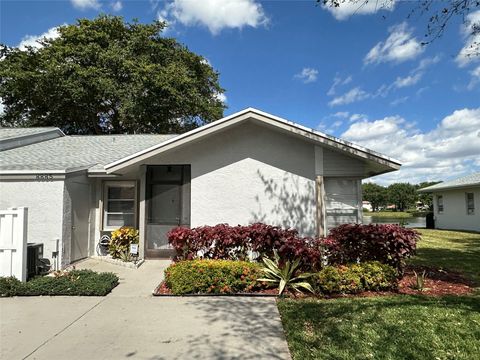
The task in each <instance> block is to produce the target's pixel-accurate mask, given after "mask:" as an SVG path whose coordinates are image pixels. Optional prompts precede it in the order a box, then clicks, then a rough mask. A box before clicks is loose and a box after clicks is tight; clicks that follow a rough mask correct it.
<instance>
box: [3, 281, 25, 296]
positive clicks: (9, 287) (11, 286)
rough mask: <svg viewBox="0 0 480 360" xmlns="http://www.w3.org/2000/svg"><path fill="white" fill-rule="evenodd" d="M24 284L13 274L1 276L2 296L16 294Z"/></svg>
mask: <svg viewBox="0 0 480 360" xmlns="http://www.w3.org/2000/svg"><path fill="white" fill-rule="evenodd" d="M22 285H23V284H22V282H21V281H20V280H18V279H17V278H15V277H13V276H11V277H0V297H5V296H15V295H16V294H17V292H18V291H19V290H20V288H21V287H22Z"/></svg>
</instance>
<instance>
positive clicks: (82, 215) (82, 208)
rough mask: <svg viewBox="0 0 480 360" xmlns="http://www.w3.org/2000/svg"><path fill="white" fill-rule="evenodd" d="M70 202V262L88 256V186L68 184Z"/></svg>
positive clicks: (79, 183) (73, 182)
mask: <svg viewBox="0 0 480 360" xmlns="http://www.w3.org/2000/svg"><path fill="white" fill-rule="evenodd" d="M68 191H69V193H70V197H71V200H72V238H71V239H72V240H71V253H70V261H72V262H73V261H77V260H80V259H84V258H86V257H87V256H88V218H89V212H90V202H89V200H90V186H89V185H88V184H85V183H81V182H76V181H72V182H70V183H69V184H68Z"/></svg>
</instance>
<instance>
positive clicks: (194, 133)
mask: <svg viewBox="0 0 480 360" xmlns="http://www.w3.org/2000/svg"><path fill="white" fill-rule="evenodd" d="M259 116H261V117H264V118H266V119H269V120H270V121H273V122H274V124H273V125H276V126H278V127H281V128H284V129H285V128H286V127H289V128H287V130H290V131H292V132H293V130H294V129H296V130H300V131H302V132H303V133H301V135H303V136H305V137H307V138H310V139H312V140H314V141H317V142H319V143H322V144H325V145H328V146H331V147H335V148H338V149H340V150H343V151H346V149H345V147H347V148H348V149H350V151H349V152H350V153H352V154H353V155H356V156H360V157H363V158H365V159H367V160H371V161H375V162H377V163H379V164H381V165H384V166H388V167H389V168H390V169H387V170H385V171H384V172H381V173H385V172H389V171H395V170H398V169H400V166H401V164H400V162H399V161H397V160H394V159H392V158H390V157H387V156H385V155H383V154H380V153H377V152H374V151H372V150H369V149H367V148H364V147H362V146H359V145H356V144H353V143H350V142H348V141H345V140H342V139H338V138H335V137H333V136H330V135H327V134H323V133H321V132H318V131H316V130H313V129H309V128H307V127H305V126H302V125H299V124H296V123H293V122H290V121H288V120H285V119H283V118H280V117H277V116H274V115H271V114H268V113H265V112H263V111H260V110H257V109H254V108H247V109H245V110H242V111H239V112H237V113H235V114H232V115H230V116H227V117H224V118H222V119H220V120H217V121H214V122H212V123H210V124H207V125H204V126H202V127H199V128H197V129H194V130H191V131H189V132H186V133H184V134H182V135H179V136H176V137H174V138H172V139H169V140H167V141H165V142H162V143H161V144H157V145H154V146H152V147H149V148H147V149H144V150H142V151H139V152H137V153H135V154H132V155H129V156H127V157H124V158H122V159H119V160H117V161H114V162H112V163H110V164H107V165H105V171H106V173H113V172H115V171H119V170H121V169H122V168H125V167H127V166H131V165H133V164H135V163H138V162H140V161H142V159H144V158H148V157H150V156H154V155H156V154H159V153H161V152H164V151H167V150H169V149H172V148H174V147H176V146H180V145H182V144H185V143H188V142H189V141H191V140H194V139H196V138H198V137H201V136H205V135H208V134H209V133H211V132H214V131H219V130H221V129H223V128H225V127H227V126H233V125H234V124H236V123H238V122H240V121H244V120H248V119H250V118H252V117H253V118H255V117H256V118H257V119H258V120H261V119H260V118H259ZM149 153H150V155H149V156H147V155H148V154H149ZM135 159H136V160H135ZM379 174H380V173H378V174H375V175H379ZM372 176H373V175H372Z"/></svg>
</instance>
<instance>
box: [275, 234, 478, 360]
mask: <svg viewBox="0 0 480 360" xmlns="http://www.w3.org/2000/svg"><path fill="white" fill-rule="evenodd" d="M420 232H421V234H422V241H420V242H419V244H418V255H417V256H416V257H415V258H414V259H412V260H411V263H414V264H419V265H426V266H436V267H443V268H445V269H451V270H456V271H460V272H463V273H464V274H465V275H466V276H467V277H470V278H471V279H472V280H474V281H476V282H477V284H480V260H479V259H480V234H474V233H467V232H459V231H444V230H425V229H422V230H420ZM278 308H279V311H280V314H281V316H282V321H283V325H284V328H285V333H286V336H287V341H288V344H289V348H290V351H291V353H292V356H293V358H294V359H432V360H443V359H478V358H480V293H478V292H477V293H476V294H475V295H472V296H461V297H460V296H459V297H456V296H449V297H440V298H433V297H426V296H406V295H399V296H389V297H375V298H344V299H334V300H321V299H304V300H292V299H284V300H279V301H278Z"/></svg>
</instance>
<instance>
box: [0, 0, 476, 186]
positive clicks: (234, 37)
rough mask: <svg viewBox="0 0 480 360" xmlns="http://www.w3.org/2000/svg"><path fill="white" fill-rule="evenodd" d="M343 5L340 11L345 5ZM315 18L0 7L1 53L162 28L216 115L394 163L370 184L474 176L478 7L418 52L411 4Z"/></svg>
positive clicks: (236, 2)
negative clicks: (103, 31) (202, 83)
mask: <svg viewBox="0 0 480 360" xmlns="http://www.w3.org/2000/svg"><path fill="white" fill-rule="evenodd" d="M347 2H348V1H347ZM379 3H381V4H384V5H385V6H378V5H377V2H375V1H370V2H369V4H368V5H367V6H363V7H361V8H359V7H358V5H356V4H353V5H351V4H342V5H341V6H340V7H339V8H337V9H331V8H325V7H323V6H321V5H318V4H317V3H316V2H315V1H314V0H308V1H265V2H261V1H258V0H203V1H194V0H169V1H154V0H150V1H141V0H129V1H126V0H109V1H101V0H57V1H24V0H20V1H18V0H16V1H15V0H0V42H2V43H4V44H7V45H9V46H18V47H20V48H22V47H24V46H25V45H32V44H33V45H34V44H36V40H37V39H38V38H41V37H43V36H48V37H55V36H56V35H57V33H56V30H55V27H57V26H59V25H62V24H73V23H75V21H76V19H78V18H94V17H96V16H98V15H99V14H115V15H120V16H123V17H124V18H125V20H127V21H131V20H132V19H134V18H136V19H138V20H139V21H141V22H152V21H154V20H156V19H159V20H165V21H167V22H168V24H169V26H168V28H167V30H166V32H165V36H169V37H174V38H176V39H177V40H178V41H179V42H181V43H182V44H184V45H185V46H187V47H188V48H189V49H190V50H192V51H194V52H195V53H197V54H200V55H202V56H203V57H205V58H206V59H207V60H208V61H209V62H210V64H211V65H212V66H213V67H214V68H215V69H216V70H217V71H218V72H219V73H220V84H221V86H222V87H223V88H224V89H225V93H224V95H222V96H221V98H222V100H223V101H224V102H225V104H226V106H227V109H226V110H225V115H229V114H232V113H234V112H237V111H239V110H242V109H244V108H247V107H255V108H258V109H260V110H263V111H266V112H269V113H271V114H274V115H277V116H280V117H282V118H285V119H288V120H290V121H293V122H296V123H299V124H302V125H304V126H308V127H310V128H313V129H315V130H318V131H321V132H325V133H328V134H330V135H333V136H337V137H340V138H343V139H346V140H350V141H352V142H354V143H357V144H360V145H363V146H366V147H367V148H370V149H373V150H376V151H379V152H381V153H383V154H386V155H388V156H390V157H392V158H394V159H397V160H399V161H400V162H401V163H402V164H403V166H402V168H401V170H400V171H397V172H393V173H389V174H385V175H381V176H377V177H374V178H371V180H372V181H374V182H377V183H380V184H384V185H387V184H390V183H392V182H411V183H418V182H421V181H438V180H448V179H452V178H456V177H460V176H463V175H467V174H470V173H474V172H480V57H479V56H477V57H475V56H468V52H469V51H470V50H469V49H470V47H469V45H470V44H471V43H472V42H474V41H480V39H479V37H480V35H477V36H476V37H474V36H471V35H470V33H469V31H468V30H469V27H470V26H471V25H472V24H474V23H480V8H479V9H476V10H474V11H472V12H471V13H470V14H469V16H468V17H467V18H466V21H465V22H464V21H462V19H459V18H457V19H453V20H452V22H451V23H450V24H449V26H448V28H447V31H446V32H445V33H444V34H443V36H442V37H440V38H438V39H436V40H435V41H434V42H433V43H431V44H429V45H427V46H422V44H421V42H422V41H423V39H424V35H425V33H426V28H427V16H426V15H423V16H422V15H421V14H420V13H419V12H418V11H417V12H415V13H414V14H413V16H410V17H409V16H408V15H409V13H410V11H411V10H412V2H403V1H402V2H400V1H396V0H380V1H379Z"/></svg>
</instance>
